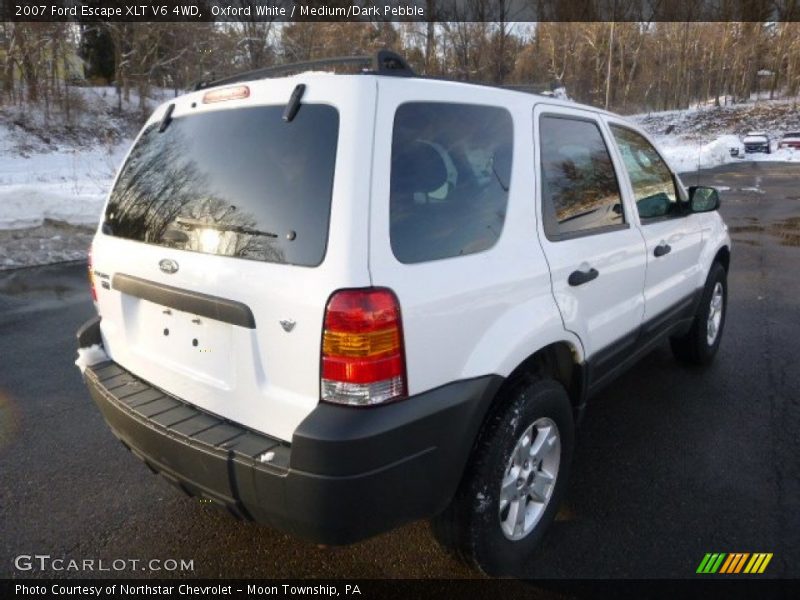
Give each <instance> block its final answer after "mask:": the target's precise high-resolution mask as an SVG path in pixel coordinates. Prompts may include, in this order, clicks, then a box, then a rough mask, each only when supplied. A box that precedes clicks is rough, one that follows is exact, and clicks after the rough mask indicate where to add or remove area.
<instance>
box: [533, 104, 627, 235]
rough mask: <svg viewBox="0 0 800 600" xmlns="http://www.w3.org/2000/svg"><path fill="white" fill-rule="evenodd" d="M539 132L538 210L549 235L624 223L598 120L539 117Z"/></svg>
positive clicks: (611, 165)
mask: <svg viewBox="0 0 800 600" xmlns="http://www.w3.org/2000/svg"><path fill="white" fill-rule="evenodd" d="M539 136H540V137H539V139H540V148H541V165H542V173H541V179H542V214H543V218H544V231H545V235H546V236H547V237H548V239H551V240H558V239H562V238H568V237H571V236H572V235H575V234H583V233H601V232H603V231H605V230H608V229H609V228H615V227H618V226H622V225H624V224H625V216H624V212H623V208H622V196H621V195H620V191H619V184H618V182H617V176H616V173H615V171H614V165H613V164H612V162H611V156H610V155H609V152H608V148H607V147H606V144H605V141H604V140H603V136H602V134H601V133H600V128H599V127H598V126H597V124H596V123H594V122H593V121H587V120H580V119H572V118H564V117H554V116H543V117H542V118H541V119H540V121H539Z"/></svg>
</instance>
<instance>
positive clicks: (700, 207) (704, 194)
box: [689, 185, 719, 213]
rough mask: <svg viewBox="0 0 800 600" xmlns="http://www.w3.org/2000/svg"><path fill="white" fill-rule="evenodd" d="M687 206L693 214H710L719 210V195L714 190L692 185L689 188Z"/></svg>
mask: <svg viewBox="0 0 800 600" xmlns="http://www.w3.org/2000/svg"><path fill="white" fill-rule="evenodd" d="M689 206H690V208H691V210H692V212H694V213H704V212H711V211H712V210H717V209H718V208H719V193H718V192H717V189H716V188H713V187H706V186H704V185H694V186H692V187H690V188H689Z"/></svg>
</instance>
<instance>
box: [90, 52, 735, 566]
mask: <svg viewBox="0 0 800 600" xmlns="http://www.w3.org/2000/svg"><path fill="white" fill-rule="evenodd" d="M305 67H308V64H306V65H305ZM273 75H275V72H274V71H263V70H262V71H257V72H254V73H252V74H244V75H240V76H236V77H233V78H229V79H227V80H223V81H218V82H212V83H210V84H208V85H206V86H201V87H199V88H198V89H197V90H196V91H194V92H191V93H189V94H186V95H184V96H181V97H178V98H174V99H171V100H170V101H169V102H168V103H166V104H164V105H162V106H161V107H159V108H158V109H157V110H156V111H155V113H154V114H153V115H152V116H151V117H150V119H149V120H148V122H147V124H146V125H145V127H144V130H143V132H142V133H141V134H140V136H139V137H138V139H137V141H136V143H135V145H134V147H133V149H132V150H131V152H130V154H129V156H128V158H127V160H126V162H125V165H124V166H123V168H122V170H121V171H120V173H119V175H118V176H117V180H116V182H115V185H114V188H113V190H112V192H111V194H110V197H109V199H108V202H107V205H106V209H105V211H104V214H103V218H102V220H101V225H100V227H99V229H98V231H97V233H96V235H95V237H94V242H93V248H92V250H93V251H92V254H91V262H90V267H89V268H90V273H91V279H92V281H93V286H92V291H93V294H94V298H95V305H96V307H97V311H98V315H97V316H96V317H95V318H94V319H92V320H91V321H89V322H88V323H87V324H86V325H85V326H84V327H83V328H82V330H81V331H80V333H79V343H80V347H81V348H91V347H96V348H97V349H98V350H99V349H101V348H102V349H103V350H104V352H105V354H106V355H107V356H106V355H103V357H102V358H101V359H100V360H101V361H103V362H97V363H96V364H92V365H89V366H88V367H87V368H86V369H85V373H84V376H85V380H86V383H87V384H88V386H89V388H90V391H91V395H92V397H93V398H94V400H95V402H96V403H97V405H98V407H99V408H100V410H101V411H102V413H103V415H104V416H105V418H106V421H107V422H108V424H109V426H110V427H111V429H112V431H113V432H114V434H115V435H116V436H117V437H118V438H119V439H120V440H121V441H122V443H123V444H124V445H125V447H126V448H128V449H129V450H131V451H132V452H133V454H134V455H136V456H137V457H139V458H141V459H142V460H144V461H145V462H146V464H147V465H148V466H149V467H150V468H151V469H152V470H153V471H156V472H159V473H161V474H163V475H164V476H165V477H166V478H167V479H168V480H169V481H171V482H172V483H175V484H176V485H178V486H179V487H180V488H181V489H182V490H183V491H185V492H187V493H188V494H191V495H195V496H199V497H202V498H206V499H208V500H211V501H214V502H216V503H218V504H220V505H223V506H226V507H227V508H228V509H229V510H230V511H231V512H232V513H233V514H235V515H238V516H240V517H242V518H246V519H254V520H256V521H260V522H263V523H267V524H269V525H271V526H274V527H277V528H280V529H282V530H284V531H288V532H290V533H292V534H295V535H298V536H301V537H304V538H307V539H309V540H312V541H315V542H318V543H324V544H346V543H351V542H356V541H358V540H361V539H363V538H366V537H369V536H372V535H376V534H378V533H381V532H383V531H386V530H388V529H391V528H393V527H396V526H398V525H402V524H403V523H406V522H409V521H412V520H415V519H421V518H433V520H434V525H433V530H434V533H435V535H436V537H437V539H438V540H439V541H440V542H441V543H442V544H443V545H444V546H445V547H447V548H449V549H450V550H452V551H453V552H454V553H455V554H457V555H458V556H460V557H462V558H463V559H465V560H466V561H468V562H469V563H471V564H473V565H475V566H477V567H479V568H480V569H482V570H484V571H485V572H487V573H491V574H500V575H505V574H514V573H518V572H519V571H520V570H521V569H522V568H523V566H524V565H525V564H526V562H527V561H529V560H530V558H531V555H532V553H533V551H534V549H535V547H536V545H537V544H538V542H539V541H540V540H541V538H542V536H543V535H544V532H545V530H546V529H547V527H548V525H549V524H550V523H551V522H552V521H553V520H554V518H555V515H556V513H557V511H558V505H559V502H560V501H561V499H562V498H563V497H564V494H565V492H566V489H567V480H568V477H569V469H570V460H571V457H572V452H573V443H574V430H575V424H576V423H577V422H578V420H579V417H580V415H581V414H582V413H583V410H584V408H585V406H586V401H587V399H588V398H589V397H590V396H592V395H593V394H594V393H596V392H597V391H598V390H600V389H601V388H602V387H604V386H605V385H606V384H607V383H609V382H610V381H611V380H613V379H614V378H615V377H616V376H618V375H619V374H621V373H622V372H624V371H625V370H626V369H627V368H629V367H631V366H632V365H633V364H635V362H636V361H637V360H638V359H639V358H641V357H642V356H644V355H645V354H646V353H648V352H649V351H650V350H652V349H653V348H654V347H655V346H656V345H657V344H659V343H661V342H666V341H667V340H669V342H670V344H671V346H672V351H673V353H674V354H675V357H676V358H677V359H678V360H680V361H682V362H685V363H690V364H695V365H707V364H709V363H710V362H711V361H712V360H713V358H714V356H715V354H716V352H717V349H718V348H719V344H720V340H721V337H722V331H723V327H724V324H725V316H726V311H727V306H726V301H727V289H728V288H727V272H728V266H729V261H730V244H731V240H730V237H729V235H728V228H727V227H726V225H725V223H724V222H723V220H722V217H721V216H720V214H719V213H718V212H717V208H718V207H719V197H718V195H717V191H716V190H715V189H713V188H709V187H699V186H698V187H690V188H688V189H687V188H685V187H684V186H683V184H682V183H681V180H680V178H679V177H678V176H677V175H676V174H675V172H674V171H673V170H672V169H671V168H670V166H669V164H668V163H667V162H666V161H665V160H664V159H663V157H662V155H661V154H660V153H659V151H658V149H657V148H656V147H655V146H654V144H653V142H652V141H651V140H650V138H649V137H648V136H647V134H646V133H645V132H643V131H642V130H641V129H640V128H638V127H636V126H635V125H633V124H631V123H630V122H629V121H627V120H625V119H624V118H622V117H619V116H617V115H614V114H611V113H608V112H604V111H601V110H598V109H595V108H591V107H588V106H581V105H579V104H575V103H572V102H566V101H561V100H557V99H555V98H547V97H543V96H538V95H533V94H526V93H521V92H515V91H509V90H504V89H500V88H495V87H491V86H481V85H470V84H466V83H459V82H453V81H442V80H434V79H426V78H423V77H416V76H415V75H414V74H413V72H411V70H410V69H409V68H408V67H407V65H406V64H405V61H404V60H403V59H402V58H400V57H397V56H396V55H393V54H391V53H380V54H379V57H378V60H377V61H376V64H375V66H374V68H373V69H372V70H365V71H362V72H361V73H360V74H358V75H332V74H329V73H300V74H297V75H294V76H291V77H274V78H272V79H268V80H267V79H265V78H266V77H267V76H273ZM684 373H685V372H682V371H676V372H675V373H674V375H673V376H674V377H676V378H677V377H682V376H684ZM691 377H692V379H693V380H695V379H696V377H697V376H696V375H695V374H692V375H691ZM675 400H676V402H678V401H679V399H678V398H676V399H675ZM643 401H645V400H644V399H643ZM654 410H656V409H655V408H654ZM609 435H615V432H614V431H613V428H612V430H610V431H609ZM654 451H655V450H654ZM662 451H669V452H673V451H674V450H673V449H668V450H662ZM254 534H255V532H254ZM587 550H588V549H587Z"/></svg>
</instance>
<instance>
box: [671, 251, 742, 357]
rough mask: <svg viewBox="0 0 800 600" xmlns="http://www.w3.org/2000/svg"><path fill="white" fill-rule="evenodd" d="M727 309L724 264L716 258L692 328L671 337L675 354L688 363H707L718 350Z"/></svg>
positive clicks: (726, 284) (726, 281)
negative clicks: (685, 332) (678, 335)
mask: <svg viewBox="0 0 800 600" xmlns="http://www.w3.org/2000/svg"><path fill="white" fill-rule="evenodd" d="M727 312H728V277H727V273H726V272H725V268H724V267H723V266H722V265H721V264H719V263H717V262H715V263H714V264H713V265H712V266H711V270H710V272H709V274H708V278H707V279H706V285H705V288H704V289H703V294H702V296H701V298H700V305H699V306H698V307H697V313H696V314H695V317H694V321H693V322H692V327H691V329H690V330H689V332H688V333H687V334H686V335H684V336H681V337H673V338H670V345H671V346H672V353H673V354H674V355H675V358H677V359H678V360H679V361H681V362H683V363H686V364H690V365H708V364H710V363H711V361H713V360H714V356H716V354H717V350H719V344H720V341H721V340H722V330H723V328H724V327H725V316H726V314H727Z"/></svg>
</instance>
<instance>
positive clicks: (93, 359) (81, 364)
mask: <svg viewBox="0 0 800 600" xmlns="http://www.w3.org/2000/svg"><path fill="white" fill-rule="evenodd" d="M107 360H108V354H106V352H105V350H103V348H102V347H101V346H100V345H99V344H92V345H91V346H88V347H86V348H78V359H77V360H76V361H75V366H77V367H78V368H79V369H80V370H81V373H83V372H84V371H86V367H91V366H92V365H97V364H100V363H101V362H105V361H107Z"/></svg>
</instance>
